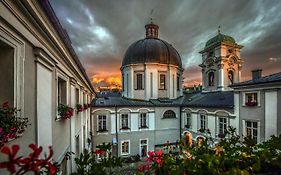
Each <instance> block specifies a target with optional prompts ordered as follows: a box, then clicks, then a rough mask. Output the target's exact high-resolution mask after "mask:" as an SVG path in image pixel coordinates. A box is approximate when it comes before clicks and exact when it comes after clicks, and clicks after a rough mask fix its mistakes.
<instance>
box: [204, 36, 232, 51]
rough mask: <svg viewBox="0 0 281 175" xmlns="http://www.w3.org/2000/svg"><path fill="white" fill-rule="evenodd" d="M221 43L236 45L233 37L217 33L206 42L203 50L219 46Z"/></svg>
mask: <svg viewBox="0 0 281 175" xmlns="http://www.w3.org/2000/svg"><path fill="white" fill-rule="evenodd" d="M222 42H224V43H228V44H234V45H236V42H235V39H234V38H233V37H231V36H228V35H224V34H221V33H220V32H219V33H218V34H217V36H215V37H213V38H211V39H209V40H208V41H207V43H206V45H205V48H207V47H209V46H212V45H215V44H220V43H222Z"/></svg>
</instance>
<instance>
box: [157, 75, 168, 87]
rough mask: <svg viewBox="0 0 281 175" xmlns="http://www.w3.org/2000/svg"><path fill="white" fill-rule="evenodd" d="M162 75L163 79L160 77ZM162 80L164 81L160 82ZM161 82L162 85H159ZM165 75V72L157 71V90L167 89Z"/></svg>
mask: <svg viewBox="0 0 281 175" xmlns="http://www.w3.org/2000/svg"><path fill="white" fill-rule="evenodd" d="M163 76H164V79H162V78H161V77H163ZM162 80H164V82H162ZM162 83H163V85H161V84H162ZM166 83H167V76H166V73H159V88H158V89H159V90H167V87H166V86H167V85H166Z"/></svg>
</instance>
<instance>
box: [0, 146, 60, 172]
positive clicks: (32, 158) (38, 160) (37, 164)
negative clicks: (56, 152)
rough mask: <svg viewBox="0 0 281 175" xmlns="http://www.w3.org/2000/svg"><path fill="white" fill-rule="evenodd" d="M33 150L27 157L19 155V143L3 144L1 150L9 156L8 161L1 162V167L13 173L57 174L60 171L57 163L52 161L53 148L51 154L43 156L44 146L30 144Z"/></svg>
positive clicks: (50, 149)
mask: <svg viewBox="0 0 281 175" xmlns="http://www.w3.org/2000/svg"><path fill="white" fill-rule="evenodd" d="M29 148H30V149H31V150H32V152H31V153H30V154H29V156H27V157H22V156H18V155H17V154H18V151H19V149H20V147H19V145H13V146H12V147H11V148H9V147H8V146H3V148H2V149H1V152H2V153H3V154H5V155H7V156H8V161H6V162H1V163H0V169H7V170H8V171H9V172H10V173H11V174H16V175H21V174H25V173H27V172H34V174H42V173H44V174H50V175H55V174H56V173H57V172H58V166H57V164H56V163H52V161H51V158H52V156H53V150H52V148H51V147H49V155H48V156H46V155H45V158H42V157H43V156H42V155H41V153H42V151H43V148H42V147H41V146H40V147H36V146H35V145H34V144H30V145H29Z"/></svg>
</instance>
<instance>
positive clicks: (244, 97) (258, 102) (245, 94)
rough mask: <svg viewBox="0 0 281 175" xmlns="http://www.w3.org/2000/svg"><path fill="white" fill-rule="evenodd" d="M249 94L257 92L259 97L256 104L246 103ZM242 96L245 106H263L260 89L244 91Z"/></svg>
mask: <svg viewBox="0 0 281 175" xmlns="http://www.w3.org/2000/svg"><path fill="white" fill-rule="evenodd" d="M247 94H257V99H256V105H247V104H246V103H247V99H246V98H247ZM242 96H243V98H242V99H243V104H242V105H243V106H244V107H257V106H258V107H260V106H261V104H260V91H247V92H243V94H242Z"/></svg>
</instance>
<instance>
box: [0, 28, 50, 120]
mask: <svg viewBox="0 0 281 175" xmlns="http://www.w3.org/2000/svg"><path fill="white" fill-rule="evenodd" d="M0 40H1V41H2V42H4V43H6V44H7V45H9V46H11V47H13V49H14V61H13V62H14V66H13V69H14V70H13V72H14V80H13V85H14V87H13V89H12V90H13V93H14V95H13V98H14V99H13V104H12V105H13V106H16V107H17V108H19V109H21V110H20V111H18V112H17V114H16V115H17V116H18V117H22V115H23V114H25V113H24V109H25V108H24V92H25V91H24V89H25V86H24V84H25V81H24V80H25V78H24V71H25V64H24V63H25V62H24V60H25V42H24V41H23V40H21V39H20V37H19V36H18V35H17V34H15V33H11V30H9V29H8V28H6V27H5V26H1V27H0ZM36 61H38V62H39V63H40V64H41V65H43V66H45V67H46V68H47V69H49V70H51V71H52V70H53V68H52V67H51V66H48V64H47V63H45V60H44V61H43V60H42V57H40V56H38V55H36ZM35 66H37V65H35Z"/></svg>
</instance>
